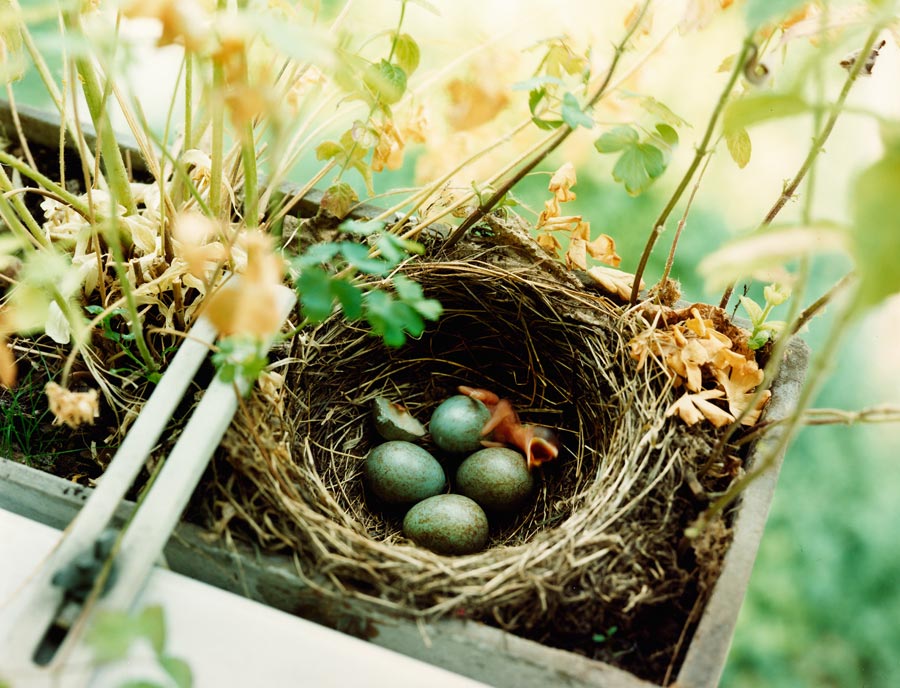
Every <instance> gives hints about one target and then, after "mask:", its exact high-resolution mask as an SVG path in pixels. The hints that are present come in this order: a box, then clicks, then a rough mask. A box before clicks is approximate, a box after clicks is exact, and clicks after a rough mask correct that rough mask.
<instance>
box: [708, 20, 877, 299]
mask: <svg viewBox="0 0 900 688" xmlns="http://www.w3.org/2000/svg"><path fill="white" fill-rule="evenodd" d="M879 33H881V26H880V25H879V26H876V27H875V28H874V29H872V31H871V32H870V33H869V35H868V36H867V37H866V42H865V43H864V44H863V47H862V50H861V51H860V53H859V58H858V59H857V60H856V62H855V63H854V64H853V66H852V67H851V68H850V71H849V73H848V74H847V78H846V79H845V80H844V85H843V87H842V88H841V92H840V94H839V95H838V97H837V99H836V100H835V101H834V103H833V104H832V106H831V112H830V113H829V115H828V119H827V120H825V124H824V126H823V127H822V130H821V131H820V132H819V133H818V134H817V135H816V137H815V138H814V139H813V144H812V146H810V149H809V152H808V153H807V155H806V158H805V159H804V160H803V164H802V165H800V169H799V170H797V174H795V175H794V177H793V179H791V181H790V182H788V184H787V186H785V187H784V190H783V191H782V192H781V195H780V196H779V197H778V200H777V201H775V204H774V205H773V206H772V207H771V208H770V209H769V212H768V213H766V216H765V218H763V221H762V223H760V226H759V228H762V227H766V226H768V225H770V224H772V222H773V221H774V220H775V218H776V216H777V215H778V213H780V212H781V209H782V208H784V206H785V204H786V203H787V202H788V201H789V200H790V199H791V198H793V197H794V194H795V193H796V192H797V189H798V187H799V186H800V184H801V183H802V182H803V179H804V177H806V174H807V173H808V172H809V171H810V169H812V167H813V163H815V161H816V158H818V157H819V154H820V153H821V152H822V151H823V150H824V149H825V143H826V141H828V137H829V136H831V132H832V130H833V129H834V125H835V124H836V123H837V120H838V117H840V115H841V112H842V111H843V109H844V103H845V101H846V100H847V96H848V95H850V89H851V88H853V84H855V83H856V79H857V78H858V77H859V74H860V72H861V71H862V68H863V65H864V64H865V62H866V57H867V56H868V55H869V54H870V53H871V52H872V47H873V46H874V45H875V41H876V40H877V39H878V34H879ZM733 293H734V284H730V285H729V286H728V287H727V288H726V289H725V291H724V293H723V294H722V298H721V300H720V301H719V306H720V307H721V308H727V307H728V302H729V301H730V300H731V295H732V294H733Z"/></svg>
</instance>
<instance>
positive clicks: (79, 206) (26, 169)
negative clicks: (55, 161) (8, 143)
mask: <svg viewBox="0 0 900 688" xmlns="http://www.w3.org/2000/svg"><path fill="white" fill-rule="evenodd" d="M0 163H2V164H4V165H8V166H9V167H12V168H13V169H14V170H16V171H17V172H19V174H21V175H22V176H23V177H28V178H29V179H31V180H32V181H34V182H36V183H37V184H39V185H40V186H42V187H43V188H45V189H47V191H51V192H53V193H54V194H56V195H57V196H59V197H60V198H62V199H63V200H64V201H65V202H66V203H67V204H68V205H70V206H72V208H73V209H75V210H76V211H77V212H78V213H79V214H81V215H85V216H89V215H90V211H89V210H88V207H87V206H86V205H85V204H84V203H82V202H81V200H79V199H78V197H77V196H75V195H74V194H72V193H70V192H69V191H66V190H65V189H64V188H62V187H61V186H60V185H59V184H57V183H55V182H54V181H53V180H52V179H50V178H49V177H45V176H44V175H43V174H41V173H40V172H38V171H37V170H36V169H34V168H32V167H31V166H29V165H28V163H26V162H24V161H23V160H19V158H17V157H15V156H14V155H10V154H9V153H7V152H6V151H3V150H0Z"/></svg>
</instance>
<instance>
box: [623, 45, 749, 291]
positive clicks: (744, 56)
mask: <svg viewBox="0 0 900 688" xmlns="http://www.w3.org/2000/svg"><path fill="white" fill-rule="evenodd" d="M755 55H756V46H755V45H754V43H753V41H752V39H751V37H749V36H748V37H747V38H746V39H745V40H744V44H743V47H742V49H741V52H740V54H739V55H738V57H737V59H736V60H735V61H734V66H733V67H732V70H731V75H730V76H729V77H728V82H727V83H726V84H725V88H723V89H722V93H721V94H720V95H719V100H718V101H717V102H716V106H715V108H714V109H713V112H712V114H711V115H710V118H709V124H707V126H706V131H705V132H704V134H703V138H702V139H701V140H700V145H699V146H697V150H696V152H695V153H694V159H693V160H692V161H691V164H690V165H689V166H688V168H687V170H686V171H685V173H684V176H683V177H682V178H681V181H680V182H679V183H678V186H677V187H676V188H675V191H674V192H673V193H672V196H671V198H669V202H668V203H666V205H665V207H664V208H663V209H662V212H661V213H660V214H659V217H657V218H656V222H654V223H653V229H652V230H651V231H650V236H649V237H648V238H647V243H646V245H645V246H644V252H643V253H642V254H641V259H640V261H639V262H638V267H637V270H636V271H635V276H634V286H633V287H632V289H631V299H630V300H629V301H630V303H631V305H632V306H633V305H634V304H636V303H637V298H638V293H639V292H640V289H641V277H642V276H643V274H644V270H645V269H646V268H647V261H648V260H649V259H650V254H651V253H652V252H653V247H654V246H655V245H656V241H657V239H659V236H660V234H662V232H663V230H664V229H665V226H666V221H667V220H668V219H669V215H671V214H672V211H673V210H674V209H675V206H676V205H677V204H678V201H680V200H681V196H682V194H684V192H685V190H686V189H687V187H688V184H690V182H691V179H692V178H693V176H694V173H695V172H696V171H697V169H698V168H699V167H700V163H701V162H702V161H703V158H704V157H705V156H706V154H707V147H708V146H709V142H710V140H711V139H712V135H713V132H714V131H715V129H716V125H717V123H718V121H719V117H720V115H721V114H722V110H723V109H724V108H725V104H726V103H727V102H728V98H729V97H730V96H731V91H732V90H733V89H734V86H735V84H736V83H737V80H738V77H739V76H740V75H741V74H742V73H743V72H744V69H745V67H746V65H747V64H748V62H749V61H750V59H751V58H752V57H754V56H755Z"/></svg>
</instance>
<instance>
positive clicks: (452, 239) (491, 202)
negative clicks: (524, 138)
mask: <svg viewBox="0 0 900 688" xmlns="http://www.w3.org/2000/svg"><path fill="white" fill-rule="evenodd" d="M652 1H653V0H645V1H644V4H643V5H642V6H641V11H640V13H639V14H638V16H637V17H636V18H635V20H634V21H633V22H632V23H631V26H629V27H628V30H627V31H626V32H625V37H624V38H623V39H622V40H621V42H620V43H619V44H618V45H617V46H616V48H615V52H614V53H613V58H612V62H610V65H609V69H607V71H606V76H605V77H604V79H603V82H602V83H601V84H600V86H598V87H597V90H596V91H594V94H593V95H592V96H591V97H590V98H589V99H588V101H587V103H585V106H584V109H588V108H590V107H592V106H593V105H595V104H596V103H597V101H598V100H600V98H601V97H602V96H603V95H604V94H605V93H606V89H607V87H608V86H609V84H610V82H611V81H612V77H613V74H614V73H615V71H616V67H617V66H618V64H619V60H620V59H621V57H622V54H623V53H624V52H625V48H626V46H627V45H628V41H630V40H631V37H632V36H633V35H634V32H635V31H637V29H638V27H639V26H640V25H641V22H642V21H643V18H644V16H645V15H646V13H647V9H648V8H649V7H650V3H651V2H652ZM573 131H575V130H574V129H573V128H572V127H570V126H569V125H568V124H566V123H563V124H561V125H560V127H559V129H557V130H556V131H555V132H554V134H553V136H551V137H550V138H549V140H548V141H547V143H546V145H545V146H544V147H543V148H541V149H540V150H539V151H538V152H537V153H536V154H535V155H534V157H532V158H531V160H529V161H528V162H526V163H525V164H524V165H523V166H522V167H521V168H520V169H519V170H518V172H516V173H515V174H514V175H513V176H512V177H510V178H509V179H508V180H507V181H506V182H504V183H503V184H502V185H501V186H500V188H498V189H497V190H496V191H495V192H494V193H493V194H492V195H491V197H490V198H488V199H487V200H486V201H484V202H482V203H481V204H480V205H479V206H478V208H476V209H475V210H474V211H472V212H471V213H470V214H469V216H468V217H466V219H465V220H463V221H462V222H461V223H460V225H459V226H458V227H457V228H456V229H454V230H453V232H452V233H451V234H450V236H449V237H448V238H447V241H445V242H444V249H445V250H448V249H450V248H452V247H453V246H454V245H455V244H456V243H457V242H458V241H459V240H460V239H461V238H462V237H463V236H464V235H465V233H466V232H467V231H468V230H469V229H470V228H471V227H472V226H473V225H475V224H476V223H477V222H478V221H479V220H481V218H483V217H484V216H485V215H487V214H488V213H489V212H490V211H491V210H492V209H493V208H494V207H495V206H496V205H497V204H498V203H499V202H500V201H501V200H503V198H504V196H506V194H507V193H509V191H510V190H511V189H512V188H513V187H514V186H515V185H516V184H518V183H519V182H520V181H522V179H524V178H525V176H526V175H527V174H528V173H529V172H531V171H532V170H533V169H534V168H535V167H537V165H539V164H540V163H541V161H543V160H545V159H546V158H547V156H548V155H550V154H551V153H552V152H553V151H555V150H556V149H557V148H558V147H559V146H560V144H562V142H563V141H565V140H566V139H567V138H568V137H569V134H571V133H572V132H573Z"/></svg>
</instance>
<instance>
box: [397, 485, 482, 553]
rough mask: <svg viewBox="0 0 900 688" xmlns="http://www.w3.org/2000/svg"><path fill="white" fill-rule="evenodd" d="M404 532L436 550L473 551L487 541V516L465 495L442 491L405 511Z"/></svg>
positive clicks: (479, 548) (444, 551)
mask: <svg viewBox="0 0 900 688" xmlns="http://www.w3.org/2000/svg"><path fill="white" fill-rule="evenodd" d="M403 534H404V535H406V537H408V538H409V539H410V540H412V541H413V542H415V543H416V544H417V545H419V546H420V547H425V548H426V549H430V550H431V551H432V552H437V553H438V554H472V553H474V552H478V551H479V550H481V549H483V548H484V546H485V545H486V544H487V540H488V520H487V516H486V515H485V513H484V510H483V509H482V508H481V507H480V506H478V504H476V503H475V502H473V501H472V500H471V499H469V498H468V497H464V496H462V495H458V494H442V495H437V496H436V497H429V498H428V499H425V500H422V501H421V502H419V503H418V504H416V505H415V506H413V507H412V508H411V509H410V510H409V511H408V512H407V513H406V518H404V519H403Z"/></svg>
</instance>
